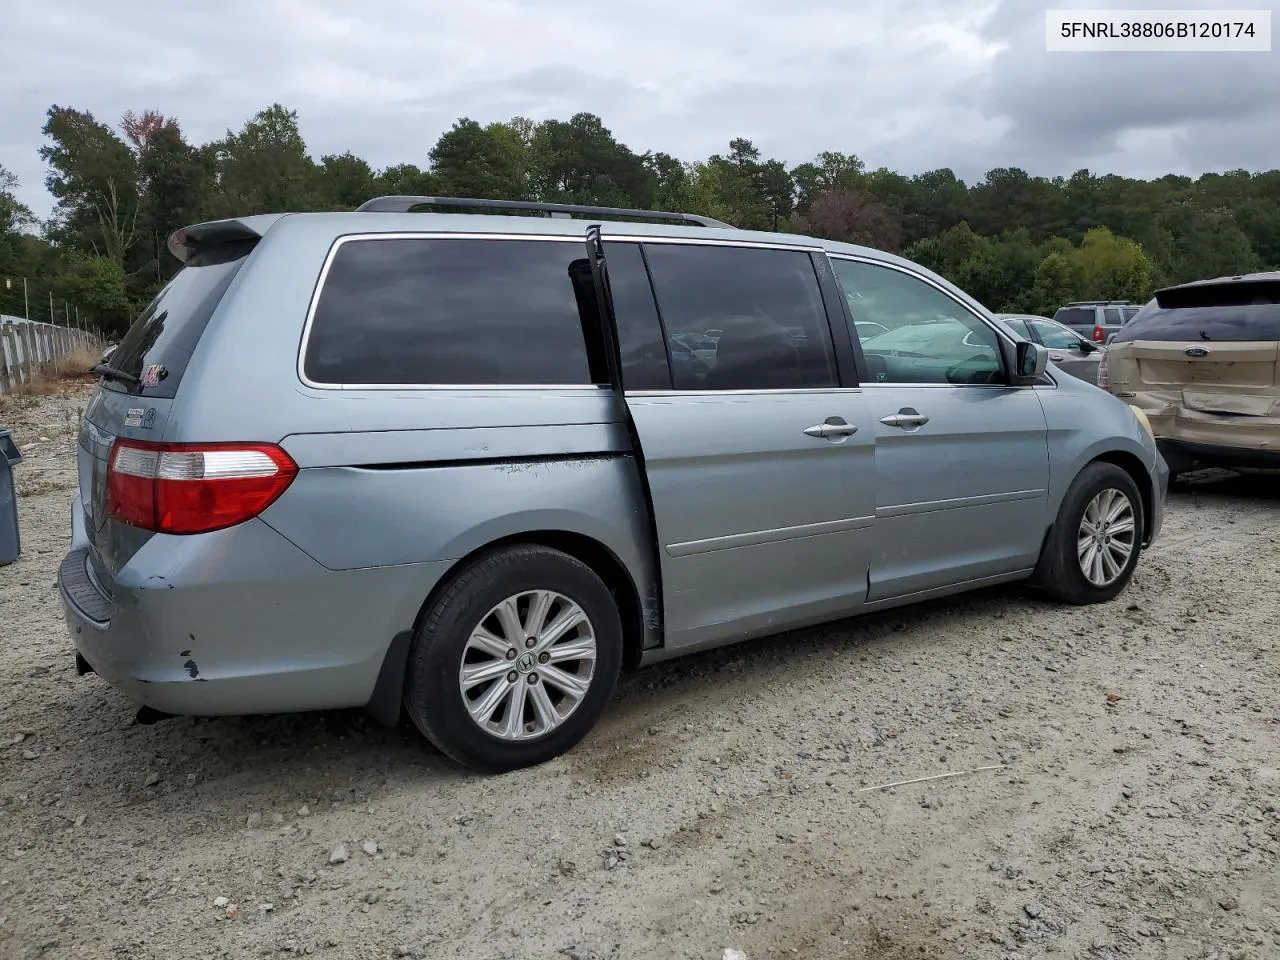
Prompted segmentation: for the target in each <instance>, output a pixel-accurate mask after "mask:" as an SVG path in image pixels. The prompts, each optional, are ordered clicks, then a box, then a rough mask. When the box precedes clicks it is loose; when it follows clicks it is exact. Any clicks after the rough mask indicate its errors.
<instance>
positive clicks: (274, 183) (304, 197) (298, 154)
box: [209, 103, 326, 217]
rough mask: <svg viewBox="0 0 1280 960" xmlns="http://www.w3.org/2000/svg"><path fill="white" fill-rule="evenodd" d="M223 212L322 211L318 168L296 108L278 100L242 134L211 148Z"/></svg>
mask: <svg viewBox="0 0 1280 960" xmlns="http://www.w3.org/2000/svg"><path fill="white" fill-rule="evenodd" d="M209 150H210V152H211V153H212V155H213V162H214V165H215V170H216V178H217V179H216V186H217V195H216V198H215V202H214V211H213V212H214V213H215V215H216V216H220V217H231V216H244V215H248V214H255V213H287V212H292V211H305V210H318V209H323V208H324V207H325V206H326V202H325V201H326V197H325V195H324V189H323V179H322V175H321V172H320V168H319V167H318V166H317V165H316V163H315V161H314V160H312V159H311V157H310V156H309V155H308V154H307V145H306V143H305V142H304V141H303V139H302V133H301V131H300V130H299V128H298V114H297V111H296V110H288V109H286V108H285V107H283V106H281V105H280V104H278V103H274V104H272V105H271V106H269V107H267V108H266V109H265V110H261V111H259V112H258V113H256V114H255V115H254V116H253V117H252V119H250V120H249V122H248V123H246V124H245V125H244V127H243V128H241V130H240V132H239V133H232V132H231V131H227V135H226V136H225V137H224V138H223V139H222V140H221V141H218V142H217V143H214V144H211V145H210V147H209Z"/></svg>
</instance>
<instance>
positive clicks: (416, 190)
mask: <svg viewBox="0 0 1280 960" xmlns="http://www.w3.org/2000/svg"><path fill="white" fill-rule="evenodd" d="M374 188H375V192H376V193H377V194H378V195H385V196H395V195H401V196H410V197H433V196H436V193H437V191H438V189H439V184H438V183H437V182H436V178H435V177H434V176H432V175H431V173H430V172H429V171H427V170H419V169H418V168H417V167H416V166H414V165H413V164H412V163H400V164H396V165H395V166H392V167H387V169H385V170H383V171H382V172H381V173H379V174H378V176H377V179H376V180H375V182H374Z"/></svg>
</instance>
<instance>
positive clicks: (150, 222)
mask: <svg viewBox="0 0 1280 960" xmlns="http://www.w3.org/2000/svg"><path fill="white" fill-rule="evenodd" d="M43 134H44V137H45V143H44V146H42V147H41V148H40V156H41V158H42V159H43V160H44V162H45V164H46V166H47V175H46V178H45V185H46V186H47V188H48V189H49V191H50V193H51V194H52V195H53V197H54V199H55V201H56V205H55V208H54V211H53V215H52V217H51V218H50V219H49V220H48V221H47V222H43V223H41V222H37V220H36V218H35V217H34V216H33V215H32V213H31V211H30V210H29V209H27V208H26V207H24V206H23V205H22V204H21V203H19V202H18V200H17V195H16V191H17V188H18V183H17V182H16V180H15V178H14V177H13V175H12V174H11V173H9V172H8V171H7V170H6V169H5V168H4V167H3V166H0V311H3V312H9V313H13V312H15V309H14V307H13V304H12V303H10V302H9V301H11V300H12V299H13V289H12V285H10V287H9V289H8V290H6V287H5V285H4V279H5V278H16V277H26V278H28V279H29V280H31V281H34V282H36V283H39V284H42V285H44V286H45V287H47V288H48V289H50V290H51V291H55V292H56V295H57V298H58V299H59V300H65V301H70V302H72V303H75V304H76V305H77V306H78V307H79V308H80V309H81V310H82V311H84V312H85V314H86V315H87V316H88V318H89V319H91V320H92V322H94V323H96V324H97V325H98V326H100V327H101V328H102V329H104V330H107V331H111V332H113V333H116V334H118V333H120V332H122V331H123V330H124V329H126V328H127V326H128V324H129V322H130V320H131V318H132V317H133V315H134V314H136V313H137V312H138V311H139V310H140V309H141V307H142V306H143V305H145V303H146V302H147V301H148V300H150V298H151V297H152V296H153V295H154V294H155V292H156V291H157V290H158V289H159V288H160V287H161V286H162V285H163V284H164V283H165V282H166V281H167V280H168V279H169V278H170V277H171V276H172V275H173V273H174V272H175V271H176V270H177V268H178V266H179V265H178V262H177V261H176V260H175V259H174V258H173V257H172V256H170V255H169V253H168V251H167V247H166V241H167V238H168V236H169V234H170V233H172V232H173V231H174V230H176V229H178V228H179V227H182V226H185V225H187V224H190V223H196V222H200V221H203V220H212V219H218V218H222V217H232V216H242V215H246V214H253V213H264V212H273V211H313V210H350V209H352V208H354V207H356V206H358V205H359V204H360V203H362V202H363V201H365V200H367V199H368V198H370V197H372V196H377V195H379V194H392V193H404V194H427V195H434V196H461V197H490V198H496V199H523V200H542V201H555V202H564V203H589V204H597V205H604V206H622V207H638V208H642V209H665V210H680V211H686V212H690V213H700V214H703V215H707V216H711V217H715V218H716V219H718V220H723V221H726V222H728V223H732V224H734V225H735V226H739V227H743V228H748V229H758V230H776V231H782V232H797V233H805V234H810V235H815V236H820V237H824V238H827V239H832V240H842V241H849V242H853V243H861V244H866V245H869V246H873V247H878V248H880V249H883V250H888V251H892V252H898V253H901V254H903V255H904V256H906V257H908V258H911V259H913V260H916V261H918V262H920V263H922V264H924V265H926V266H928V267H930V268H932V269H934V270H936V271H938V272H939V273H941V274H942V275H943V276H945V277H947V278H948V279H950V280H952V281H953V282H955V283H957V284H959V285H960V286H961V287H962V288H964V289H965V290H966V291H968V292H969V293H971V294H972V295H974V296H975V297H977V298H978V299H979V300H981V301H982V302H983V303H985V304H986V305H987V306H989V307H990V308H992V309H994V310H1006V311H1031V312H1036V313H1047V314H1050V315H1051V314H1052V312H1053V311H1054V310H1055V309H1056V308H1057V307H1059V306H1061V305H1062V304H1063V303H1065V302H1068V301H1070V300H1076V299H1094V298H1108V299H1112V298H1113V299H1126V300H1136V301H1142V300H1145V299H1146V298H1147V297H1148V296H1149V295H1150V294H1151V292H1152V290H1153V289H1157V288H1159V287H1160V286H1164V285H1167V284H1171V283H1180V282H1184V281H1188V280H1194V279H1200V278H1204V277H1209V276H1218V275H1222V274H1234V273H1242V272H1247V271H1252V270H1257V269H1272V268H1277V267H1280V170H1272V171H1267V172H1263V173H1250V172H1248V171H1244V170H1236V171H1232V172H1229V173H1222V174H1216V173H1215V174H1206V175H1204V176H1202V177H1199V178H1198V179H1192V178H1189V177H1183V176H1174V175H1168V176H1164V177H1160V178H1158V179H1155V180H1136V179H1131V178H1128V177H1121V176H1116V175H1110V174H1105V175H1098V174H1095V173H1093V172H1091V171H1089V170H1078V171H1076V172H1075V173H1074V174H1072V175H1071V176H1069V177H1054V178H1046V177H1040V176H1033V175H1031V174H1029V173H1028V172H1027V171H1025V170H1021V169H1018V168H1011V167H1002V168H997V169H993V170H990V171H988V172H987V174H986V175H985V176H984V177H983V178H982V180H981V181H979V182H977V183H974V184H966V183H965V182H964V181H962V180H960V179H959V178H957V177H956V175H955V174H954V173H953V172H952V171H951V170H949V169H940V170H931V171H928V172H926V173H921V174H917V175H914V176H906V175H903V174H900V173H896V172H894V171H892V170H888V169H885V168H883V167H882V168H879V169H868V168H867V166H866V165H865V164H864V163H863V161H862V160H860V159H859V158H858V157H857V156H856V155H854V154H850V153H841V152H835V151H828V152H824V153H822V154H820V155H819V156H817V157H816V158H814V159H813V160H811V161H809V162H806V163H801V164H799V165H797V166H793V167H788V166H787V165H786V164H785V163H783V162H782V161H780V160H777V159H770V158H767V157H765V156H763V155H762V154H761V152H760V150H759V149H758V148H756V146H755V145H754V144H753V143H752V142H751V141H750V140H746V139H742V138H738V139H734V140H731V141H730V142H729V144H728V149H727V150H726V151H725V152H724V153H722V154H721V153H717V154H715V155H713V156H711V157H708V158H707V159H705V160H697V161H683V160H680V159H678V158H676V157H674V156H672V155H670V154H667V153H662V152H653V151H648V152H645V153H637V152H636V151H634V150H632V149H631V148H630V147H628V146H627V145H626V144H623V143H621V142H619V141H618V140H617V139H616V138H615V137H614V136H613V134H612V133H611V131H610V130H609V129H608V128H607V127H606V126H605V125H604V123H603V121H602V120H601V119H600V118H599V117H597V116H595V115H593V114H589V113H579V114H576V115H574V116H572V117H570V118H569V119H568V120H558V119H551V120H544V121H541V122H537V123H535V122H533V121H532V120H529V119H527V118H523V117H516V118H513V119H511V120H508V121H505V122H496V123H488V124H481V123H479V122H477V121H475V120H471V119H467V118H463V119H460V120H458V121H457V123H455V124H454V125H453V126H452V128H450V129H449V130H447V131H445V132H444V133H443V134H442V135H441V136H440V138H439V139H438V140H437V141H436V144H435V146H434V147H432V148H431V150H430V151H429V153H428V154H427V156H426V157H423V158H420V159H421V164H416V163H400V164H395V165H393V166H389V167H386V168H385V169H375V168H374V167H372V166H371V165H370V164H369V163H368V162H367V161H365V160H364V159H362V158H361V157H358V156H355V155H353V154H351V153H349V152H348V153H341V154H328V155H325V156H321V157H320V158H319V159H318V160H317V159H315V158H313V157H312V156H311V154H310V153H309V152H308V150H307V146H306V143H305V142H304V140H303V138H302V135H301V133H300V132H299V128H298V116H297V113H296V112H295V111H292V110H289V109H286V108H285V107H283V106H281V105H280V104H273V105H272V106H270V107H268V108H267V109H265V110H262V111H261V112H259V113H258V114H256V115H255V116H253V117H252V118H251V119H250V120H249V121H248V122H247V123H245V125H244V126H243V127H242V128H241V129H240V130H239V131H230V130H228V131H227V133H226V135H225V136H224V137H222V138H220V139H217V140H214V141H212V142H210V143H205V144H194V143H191V142H190V141H189V140H188V139H187V138H186V136H185V135H184V133H183V131H182V127H181V125H180V124H179V122H178V120H177V119H175V118H173V117H168V116H165V115H163V114H160V113H157V112H155V111H146V112H143V113H141V114H135V113H133V112H130V113H126V114H125V115H124V116H123V117H122V118H121V119H120V121H119V123H117V124H115V125H114V126H113V125H111V124H108V123H104V122H102V121H100V120H98V119H96V118H95V117H94V116H93V114H91V113H89V112H87V111H82V110H76V109H73V108H71V107H62V106H56V105H55V106H52V107H50V108H49V111H48V114H47V118H46V122H45V124H44V128H43ZM6 297H7V299H6Z"/></svg>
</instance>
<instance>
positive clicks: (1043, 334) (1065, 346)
mask: <svg viewBox="0 0 1280 960" xmlns="http://www.w3.org/2000/svg"><path fill="white" fill-rule="evenodd" d="M1031 325H1032V326H1033V327H1035V328H1036V333H1038V334H1039V335H1040V342H1041V343H1043V344H1044V345H1045V346H1046V347H1048V348H1049V349H1051V350H1075V349H1077V348H1078V346H1079V344H1080V338H1079V337H1077V336H1076V335H1075V334H1074V333H1072V332H1071V331H1070V330H1064V329H1063V328H1062V327H1060V326H1058V325H1057V324H1056V323H1046V322H1045V321H1043V320H1032V321H1031Z"/></svg>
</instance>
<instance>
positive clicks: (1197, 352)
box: [1182, 347, 1209, 358]
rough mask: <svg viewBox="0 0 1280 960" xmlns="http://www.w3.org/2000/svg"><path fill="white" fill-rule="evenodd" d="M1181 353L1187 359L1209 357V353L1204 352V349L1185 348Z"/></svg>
mask: <svg viewBox="0 0 1280 960" xmlns="http://www.w3.org/2000/svg"><path fill="white" fill-rule="evenodd" d="M1182 352H1183V353H1185V354H1186V355H1187V356H1188V357H1197V358H1199V357H1207V356H1208V355H1209V351H1208V350H1206V349H1205V348H1204V347H1187V349H1185V350H1183V351H1182Z"/></svg>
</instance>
